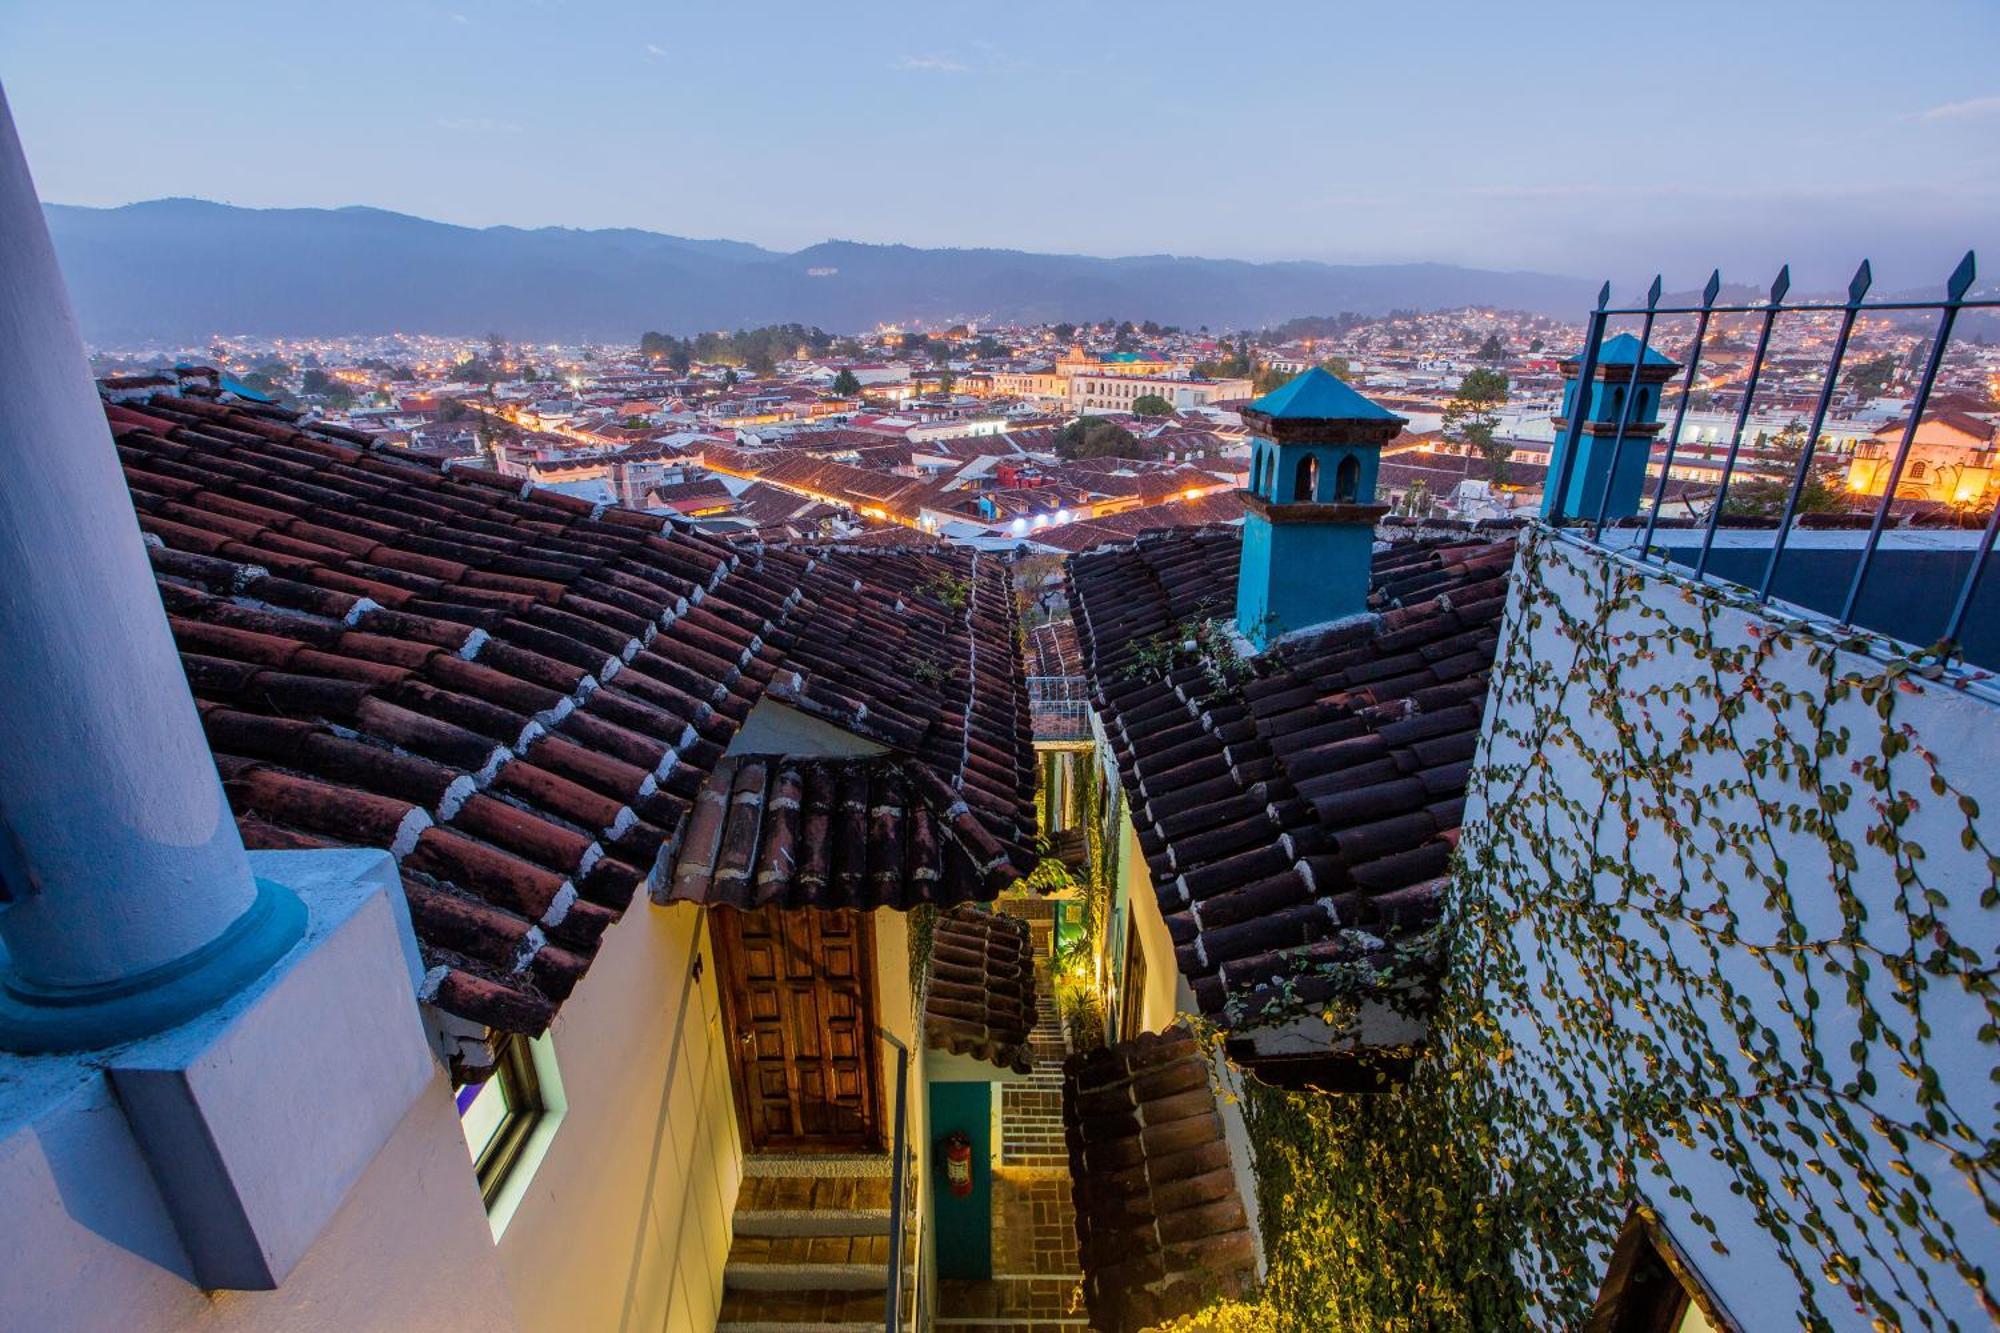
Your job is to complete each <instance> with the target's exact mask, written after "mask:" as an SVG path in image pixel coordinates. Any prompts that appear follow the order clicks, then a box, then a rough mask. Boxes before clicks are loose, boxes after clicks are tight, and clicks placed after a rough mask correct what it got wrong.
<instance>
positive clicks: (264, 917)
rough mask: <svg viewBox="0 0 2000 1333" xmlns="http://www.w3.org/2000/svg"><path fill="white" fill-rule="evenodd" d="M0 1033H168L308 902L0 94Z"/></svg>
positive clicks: (299, 916)
mask: <svg viewBox="0 0 2000 1333" xmlns="http://www.w3.org/2000/svg"><path fill="white" fill-rule="evenodd" d="M0 366H3V367H5V379H6V391H5V392H4V393H0V457H4V458H5V459H6V462H7V476H6V480H5V483H4V484H0V645H4V648H0V699H4V703H3V704H0V946H4V950H5V953H4V956H0V1049H8V1050H15V1051H29V1052H33V1051H61V1050H84V1049H92V1048H97V1047H102V1046H106V1045H110V1044H112V1043H115V1042H119V1041H123V1040H126V1039H129V1038H132V1037H137V1036H143V1035H147V1034H149V1033H153V1032H159V1031H163V1030H165V1029H166V1028H169V1027H173V1026H176V1025H178V1024H180V1023H181V1022H184V1021H186V1020H187V1019H189V1018H191V1017H193V1016H194V1015H196V1014H198V1013H200V1012H202V1011H203V1010H205V1009H207V1008H209V1007H210V1006H211V1005H213V1004H214V1003H215V1002H216V1001H218V1000H220V999H222V998H224V997H226V996H228V995H230V994H232V993H234V992H235V991H236V990H238V989H239V988H241V987H242V986H244V985H246V984H248V983H249V982H250V981H252V980H254V979H256V978H257V977H258V976H260V975H262V974H263V973H264V972H265V971H266V970H267V969H268V968H269V966H270V964H271V963H272V962H274V961H275V960H276V959H277V958H278V957H279V956H280V955H282V954H283V953H284V952H285V951H286V950H288V949H289V948H290V947H291V946H292V945H293V944H294V943H296V942H297V941H298V940H299V938H300V937H301V936H302V935H303V933H304V929H305V909H304V907H303V906H302V905H301V904H300V902H299V900H298V899H297V898H296V897H295V896H294V895H292V894H291V893H290V892H288V891H287V890H285V889H283V888H280V887H278V886H276V885H272V884H268V883H264V882H260V881H258V880H256V879H254V878H253V877H252V875H251V873H250V864H249V860H248V858H247V857H246V856H245V855H244V851H243V843H242V840H241V839H240V838H239V837H238V835H237V832H236V822H235V820H234V818H233V817H232V816H231V814H230V811H229V806H228V804H227V802H226V801H225V800H224V798H223V794H222V785H221V783H220V781H219V780H218V778H217V776H216V771H215V762H214V759H213V758H212V757H211V756H210V753H209V749H208V744H207V742H206V741H205V740H204V738H203V736H202V730H201V723H200V720H199V718H198V717H197V715H196V713H195V709H194V701H193V699H192V698H191V697H190V695H189V693H188V687H187V682H186V679H185V678H184V676H183V675H182V672H181V664H180V658H179V655H178V654H177V653H176V652H175V649H174V643H173V638H172V636H171V635H170V633H169V632H168V629H167V621H166V616H165V614H164V612H163V611H162V609H161V606H160V599H159V594H158V591H157V590H156V589H155V587H154V583H153V576H152V572H151V569H150V567H149V564H148V561H147V558H146V551H145V546H144V544H143V543H142V541H141V539H140V535H139V529H138V526H137V524H136V523H135V521H134V518H133V512H132V504H131V500H130V497H129V496H128V494H127V492H126V487H125V480H124V477H123V475H122V473H121V471H120V468H119V463H118V457H117V454H116V451H115V450H114V449H113V447H112V444H111V437H110V432H109V429H108V428H107V426H106V424H105V419H104V411H103V408H102V406H101V405H100V403H99V400H98V396H97V391H96V387H95V386H94V385H93V383H92V382H91V376H90V368H89V365H88V363H87V362H86V360H85V357H84V351H83V345H82V342H81V340H80V339H79V337H78V334H77V327H76V318H75V315H74V314H73V313H72V312H71V310H70V304H69V298H68V295H67V293H66V292H65V290H64V288H63V282H62V275H61V273H60V272H59V271H58V269H57V267H56V257H55V250H54V248H53V247H52V246H51V244H50V242H49V234H48V228H47V225H46V223H45V222H44V219H43V216H42V211H41V205H40V203H39V201H38V200H37V198H36V196H35V188H34V182H33V181H32V179H31V178H30V177H29V174H28V165H27V162H26V160H25V159H24V158H23V156H22V153H21V145H20V141H19V139H18V138H17V137H16V135H15V132H14V123H13V118H12V116H11V115H10V114H9V112H8V110H7V104H6V100H5V96H4V94H0Z"/></svg>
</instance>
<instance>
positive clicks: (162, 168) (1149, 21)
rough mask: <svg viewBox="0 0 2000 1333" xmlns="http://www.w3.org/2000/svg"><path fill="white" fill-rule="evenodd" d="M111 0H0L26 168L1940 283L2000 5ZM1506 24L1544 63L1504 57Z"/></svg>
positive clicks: (333, 201) (1133, 242)
mask: <svg viewBox="0 0 2000 1333" xmlns="http://www.w3.org/2000/svg"><path fill="white" fill-rule="evenodd" d="M116 8H117V7H115V6H114V7H111V8H110V9H109V10H107V9H105V8H102V7H100V8H98V9H97V10H96V11H95V12H94V13H93V14H91V15H80V14H75V13H62V12H43V11H41V10H31V9H28V8H26V7H18V8H16V9H14V10H12V11H9V12H7V13H5V14H0V75H4V77H5V78H6V79H7V82H8V87H9V90H10V96H11V98H12V100H13V102H14V109H15V114H16V115H17V117H18V118H19V119H20V122H21V124H22V128H23V137H24V140H25V142H26V143H27V146H28V151H29V155H30V159H31V163H32V165H33V166H34V167H35V169H36V171H37V173H38V180H39V183H40V188H41V192H42V196H43V197H44V198H45V199H48V200H51V201H55V202H64V203H76V204H85V205H93V206H110V205H117V204H122V203H127V202H132V201H135V200H141V199H148V198H155V197H162V196H183V195H185V196H195V197H201V198H210V199H216V200H219V201H223V202H230V203H235V204H238V205H244V206H251V207H338V206H343V205H350V204H358V205H366V206H373V207H380V208H385V209H390V210H394V211H398V212H406V213H411V214H414V215H416V216H420V217H426V218H433V219H437V220H440V221H445V222H453V223H459V224H464V225H470V226H488V225H495V224H507V225H516V226H524V227H534V226H544V225H560V226H573V227H579V228H599V227H626V226H629V227H641V228H646V229H649V230H657V231H663V232H669V233H673V234H678V235H685V236H696V237H724V238H729V239H736V240H744V241H749V242H753V243H756V244H759V245H764V246H767V247H771V248H775V249H781V250H793V249H797V248H801V247H804V246H807V245H810V244H813V243H815V242H818V241H821V240H826V239H851V240H857V241H864V242H871V243H903V244H910V245H916V246H952V247H995V248H1006V249H1021V250H1029V251H1045V252H1057V253H1081V254H1093V255H1131V254H1153V253H1174V254H1185V255H1199V256H1204V257H1215V258H1243V259H1253V260H1266V259H1284V258H1298V259H1321V260H1328V261H1333V262H1355V263H1374V262H1397V261H1413V260H1431V261H1437V262H1445V263H1462V264H1469V265H1477V266H1482V267H1492V268H1503V269H1528V270H1539V271H1544V272H1552V273H1561V274H1568V275H1575V276H1586V277H1595V276H1600V275H1607V276H1611V277H1612V278H1614V280H1626V281H1629V280H1631V279H1632V278H1633V277H1634V276H1635V275H1638V271H1639V270H1640V269H1645V270H1647V271H1648V272H1650V271H1651V270H1652V269H1655V268H1658V269H1662V270H1664V271H1666V272H1667V274H1668V279H1669V282H1670V284H1671V283H1675V282H1680V283H1688V284H1692V283H1695V282H1698V281H1699V280H1700V278H1701V277H1702V276H1705V273H1706V270H1707V269H1708V268H1709V267H1711V266H1713V265H1717V264H1720V265H1721V266H1723V268H1724V270H1725V273H1726V274H1727V275H1729V276H1731V277H1732V278H1736V279H1739V280H1743V281H1762V280H1767V279H1768V274H1769V273H1770V272H1774V271H1775V269H1776V267H1777V265H1778V264H1779V263H1780V262H1786V261H1789V262H1791V263H1792V264H1793V265H1794V272H1795V275H1796V276H1797V277H1798V279H1799V280H1800V281H1801V282H1806V283H1831V282H1835V281H1838V280H1842V279H1844V277H1845V275H1846V273H1847V272H1849V271H1851V268H1852V265H1853V263H1854V260H1855V257H1856V256H1858V255H1861V254H1864V253H1865V254H1868V255H1869V256H1870V257H1871V258H1873V259H1874V261H1875V266H1876V270H1877V273H1878V276H1879V279H1880V280H1881V282H1882V283H1883V284H1884V286H1885V287H1893V286H1899V285H1930V284H1934V283H1935V282H1936V281H1937V277H1938V274H1940V273H1941V272H1943V271H1944V270H1945V269H1947V268H1948V267H1949V265H1950V263H1951V262H1952V261H1953V260H1954V259H1955V258H1956V256H1957V255H1958V254H1959V253H1961V252H1962V251H1963V250H1964V249H1965V248H1966V247H1967V246H1969V245H1977V244H1978V243H1979V242H1980V241H1981V240H1985V239H1986V238H1987V237H1989V236H1991V235H1993V234H1994V232H1995V230H1996V224H1997V223H2000V150H1996V148H1995V136H1994V135H1993V134H1992V129H1993V128H1994V126H1995V125H1996V124H2000V84H1996V83H1995V82H1994V79H1993V76H1992V75H1991V73H1990V71H1989V70H1988V69H1986V68H1985V67H1984V66H1983V63H1982V62H1981V60H1980V59H1979V55H1978V53H1979V52H1981V51H1983V50H1987V49H1991V47H1992V45H1993V41H1994V40H1995V39H2000V19H1996V15H1995V14H1994V13H1993V11H1992V10H1991V9H1990V8H1983V7H1979V6H1974V5H1971V4H1963V3H1939V4H1930V5H1926V6H1922V7H1920V8H1921V12H1920V13H1912V14H1911V15H1909V16H1908V17H1907V18H1905V19H1903V20H1902V21H1899V22H1898V23H1896V24H1894V25H1891V26H1884V25H1881V24H1880V23H1879V22H1877V23H1873V24H1871V23H1869V22H1868V20H1869V19H1871V18H1873V17H1874V14H1873V12H1872V11H1865V10H1862V9H1861V8H1860V7H1859V6H1858V5H1845V4H1843V5H1839V6H1831V7H1829V6H1815V7H1814V8H1813V9H1812V11H1811V16H1810V17H1811V19H1812V21H1810V22H1808V21H1807V19H1808V15H1807V13H1806V11H1805V10H1804V9H1803V8H1801V7H1796V6H1783V7H1770V8H1769V9H1766V10H1760V11H1759V12H1756V13H1752V14H1743V13H1737V12H1728V13H1725V11H1723V10H1722V9H1720V8H1717V7H1714V6H1694V7H1690V8H1686V9H1683V10H1681V11H1677V13H1676V15H1675V17H1674V18H1673V19H1672V21H1670V22H1669V21H1663V20H1662V19H1661V18H1660V17H1659V16H1658V15H1656V14H1642V13H1639V12H1637V11H1632V12H1629V13H1619V12H1614V13H1609V14H1602V13H1598V12H1597V11H1595V10H1591V9H1586V8H1582V7H1574V6H1567V5H1566V6H1562V7H1559V8H1558V9H1556V10H1549V11H1543V12H1541V13H1539V14H1537V15H1534V16H1529V17H1524V16H1523V15H1522V14H1520V13H1519V12H1500V13H1494V12H1487V11H1483V10H1474V9H1471V8H1469V7H1462V6H1456V5H1444V6H1434V7H1431V8H1430V9H1428V10H1426V11H1423V12H1414V11H1408V10H1404V11H1398V12H1397V13H1394V14H1357V15H1342V16H1339V17H1338V18H1335V17H1333V16H1330V15H1327V14H1324V13H1322V12H1321V11H1319V10H1318V9H1316V8H1306V7H1296V6H1294V7H1286V6H1279V7H1265V8H1263V9H1261V10H1260V11H1259V17H1258V21H1257V22H1255V23H1249V22H1244V23H1236V24H1233V25H1223V26H1220V27H1218V26H1217V25H1216V24H1215V22H1214V16H1213V15H1212V14H1209V13H1208V12H1206V11H1203V10H1198V9H1190V8H1181V7H1173V6H1159V7H1153V8H1150V9H1148V10H1146V11H1143V17H1142V14H1141V11H1136V10H1128V9H1109V10H1102V11H1098V12H1097V13H1096V14H1095V15H1093V16H1092V18H1091V19H1090V20H1089V21H1087V22H1086V21H1082V20H1078V19H1076V18H1075V17H1073V16H1072V17H1071V18H1068V19H1064V18H1062V17H1061V16H1060V12H1059V11H1057V10H1054V9H1049V8H1046V7H1043V6H1038V5H1034V4H1030V5H1026V6H1022V7H1018V8H1017V9H1015V10H1013V11H1010V14H1009V21H1008V22H1007V23H1005V24H996V23H993V22H992V21H991V20H990V17H985V16H979V15H976V14H974V13H973V12H972V11H970V10H948V11H945V12H943V13H934V12H932V11H931V10H928V9H926V10H921V11H919V10H914V9H909V8H907V7H904V6H877V7H872V8H870V9H869V10H867V11H865V12H863V13H860V14H857V15H850V16H845V17H844V18H843V20H842V21H841V22H840V23H839V24H829V23H828V22H826V21H825V20H824V19H823V18H822V17H820V16H818V15H814V14H812V13H810V12H808V11H804V10H794V9H782V8H781V9H779V10H776V11H774V12H773V19H772V21H771V22H770V23H768V24H767V25H764V27H763V28H762V29H761V30H760V32H759V33H758V35H757V39H756V41H755V42H754V43H749V44H746V43H745V42H744V36H745V32H744V29H743V27H742V25H741V24H740V22H731V21H730V20H729V19H727V18H726V17H721V16H717V15H712V14H666V13H662V12H660V11H659V10H658V8H657V7H653V6H640V5H616V6H610V7H600V8H597V9H594V10H592V11H590V12H588V13H579V12H576V11H574V10H573V9H570V8H566V7H563V6H560V5H554V4H535V3H527V2H526V0H524V2H523V3H518V4H495V5H488V6H475V5H471V4H465V3H446V4H437V5H427V6H415V7H400V8H390V7H387V6H375V5H369V4H362V5H355V6H349V7H346V8H344V9H343V11H342V12H341V17H340V21H339V23H338V25H333V24H329V23H328V22H326V21H325V20H322V19H318V18H310V17H306V16H303V15H300V14H287V13H263V12H258V13H257V14H256V15H255V16H254V21H252V16H251V15H250V13H249V11H246V10H244V9H243V8H242V7H241V6H236V5H230V4H197V5H194V6H192V7H191V8H190V9H188V10H186V11H185V12H184V17H183V20H182V21H180V22H177V23H176V24H175V25H173V26H172V27H171V28H167V29H162V28H160V27H159V26H158V25H154V24H140V23H136V22H135V23H129V24H124V23H118V22H115V21H114V22H105V21H104V19H105V15H106V14H107V13H112V14H114V15H115V12H116ZM135 12H136V11H135ZM86 29H87V30H86ZM1280 37H1282V38H1283V40H1278V39H1279V38H1280ZM1527 38H1532V39H1533V40H1532V42H1531V43H1530V44H1531V45H1535V46H1537V47H1538V49H1540V50H1541V51H1542V52H1543V54H1542V55H1541V56H1540V57H1538V58H1537V59H1536V60H1535V61H1534V62H1533V64H1532V67H1530V66H1529V65H1527V64H1524V63H1523V58H1522V57H1520V56H1519V55H1516V56H1512V57H1510V58H1508V59H1507V60H1504V61H1502V60H1495V59H1494V58H1493V55H1492V53H1493V52H1494V51H1497V50H1505V49H1516V50H1518V49H1519V48H1520V46H1521V45H1522V42H1523V40H1524V39H1527ZM1360 52H1367V53H1370V54H1369V56H1368V57H1367V58H1361V57H1359V56H1358V55H1357V54H1356V53H1360ZM725 56H726V58H725ZM221 61H226V62H227V72H228V77H227V78H226V79H216V80H207V79H189V78H186V77H185V74H186V71H187V70H188V69H190V68H198V67H200V66H201V65H202V64H203V63H204V62H207V63H210V64H216V63H217V62H221ZM579 80H581V82H579ZM579 88H581V89H584V90H586V91H584V92H579V91H578V90H579ZM1677 92H1678V93H1679V94H1682V95H1677ZM1580 108H1582V109H1585V110H1586V112H1587V113H1586V114H1579V109H1580ZM154 127H164V128H161V129H157V130H156V129H155V128H154ZM1752 127H1754V128H1755V130H1756V132H1755V133H1754V134H1753V133H1748V132H1746V131H1748V130H1749V129H1750V128H1752ZM154 134H157V136H158V138H157V140H155V139H154V138H152V136H153V135H154ZM149 142H158V143H159V144H161V145H162V148H163V149H165V148H168V147H172V148H174V149H175V151H148V150H147V148H146V145H147V144H148V143H149ZM190 145H193V146H194V151H186V150H187V149H188V147H189V146H190ZM863 145H869V147H867V148H866V149H864V147H863ZM1057 199H1066V200H1073V201H1078V202H1077V203H1075V204H1073V205H1072V206H1067V207H1056V208H1052V207H1050V201H1051V200H1057Z"/></svg>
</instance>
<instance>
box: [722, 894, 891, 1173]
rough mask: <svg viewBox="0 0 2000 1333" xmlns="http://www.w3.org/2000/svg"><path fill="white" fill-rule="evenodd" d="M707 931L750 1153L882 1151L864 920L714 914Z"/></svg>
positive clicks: (840, 913)
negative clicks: (726, 1024) (876, 1149)
mask: <svg viewBox="0 0 2000 1333" xmlns="http://www.w3.org/2000/svg"><path fill="white" fill-rule="evenodd" d="M709 923H710V924H709V929H710V933H711V935H712V936H713V938H714V940H715V962H716V969H717V970H716V979H717V981H718V982H719V983H720V986H721V990H722V998H723V1013H724V1016H725V1018H726V1019H727V1021H728V1024H729V1027H728V1040H729V1045H730V1064H731V1072H732V1074H733V1075H734V1077H735V1081H736V1109H737V1114H738V1116H739V1117H740V1119H741V1121H742V1125H743V1139H744V1142H745V1144H746V1145H747V1146H748V1148H749V1150H750V1151H752V1152H758V1151H779V1152H813V1151H821V1152H846V1151H856V1150H864V1149H873V1148H877V1147H880V1146H881V1137H882V1136H881V1124H880V1116H879V1113H878V1107H879V1103H880V1098H879V1095H878V1092H877V1088H878V1082H877V1080H878V1077H879V1076H878V1074H877V1060H876V1041H875V1003H874V1000H875V966H874V961H875V960H874V948H873V939H874V922H873V920H872V919H871V918H870V917H868V916H867V915H865V914H863V913H861V912H856V911H851V910H847V909H841V910H837V911H824V910H818V909H811V908H808V909H803V910H793V911H781V910H779V909H777V908H763V909H761V910H758V911H754V912H741V911H736V910H734V909H731V908H717V909H715V910H713V911H711V912H710V914H709Z"/></svg>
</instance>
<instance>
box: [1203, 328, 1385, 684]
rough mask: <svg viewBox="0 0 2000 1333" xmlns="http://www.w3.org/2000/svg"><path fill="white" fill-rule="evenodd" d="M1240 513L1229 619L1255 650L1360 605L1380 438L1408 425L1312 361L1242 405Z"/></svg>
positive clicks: (1381, 508)
mask: <svg viewBox="0 0 2000 1333" xmlns="http://www.w3.org/2000/svg"><path fill="white" fill-rule="evenodd" d="M1243 424H1244V425H1246V426H1248V427H1249V428H1250V432H1251V441H1250V487H1249V490H1248V492H1247V495H1246V498H1247V500H1248V506H1249V512H1248V513H1246V514H1245V515H1244V516H1243V558H1242V562H1241V564H1239V565H1238V567H1237V572H1236V627H1237V629H1239V630H1241V631H1242V632H1243V636H1244V637H1245V638H1247V639H1249V640H1250V642H1251V643H1253V644H1255V645H1256V646H1257V647H1258V648H1259V649H1263V648H1266V647H1268V646H1269V645H1270V643H1271V641H1272V640H1274V639H1276V638H1277V637H1278V636H1279V635H1281V634H1289V633H1291V632H1293V631H1294V630H1302V629H1308V628H1310V627H1312V626H1314V625H1323V624H1325V623H1327V622H1328V621H1332V620H1340V619H1343V618H1345V617H1347V616H1353V615H1359V614H1360V613H1361V612H1363V611H1366V610H1367V609H1368V576H1369V570H1370V567H1371V566H1372V564H1373V561H1374V550H1375V521H1376V520H1377V519H1379V518H1381V517H1382V515H1383V514H1386V513H1387V512H1389V506H1387V505H1383V504H1376V503H1375V473H1376V471H1377V469H1378V468H1379V467H1380V465H1381V461H1382V458H1381V456H1382V446H1383V445H1384V444H1387V443H1388V442H1389V441H1390V440H1392V439H1394V438H1395V436H1396V433H1397V432H1398V431H1400V430H1402V428H1403V427H1404V426H1405V425H1406V424H1408V423H1407V422H1405V421H1404V419H1403V418H1402V417H1399V416H1397V415H1396V414H1395V413H1393V412H1390V411H1388V410H1386V409H1384V408H1381V407H1378V406H1376V405H1375V404H1374V403H1371V402H1369V401H1368V400H1367V399H1366V398H1364V397H1362V396H1361V395H1360V394H1358V393H1356V392H1355V391H1354V390H1353V389H1351V388H1349V387H1348V386H1347V385H1345V384H1343V383H1341V382H1340V381H1339V380H1338V379H1336V378H1334V377H1333V376H1332V375H1329V374H1328V373H1327V372H1326V371H1324V370H1321V369H1319V368H1318V367H1317V366H1315V367H1314V368H1313V369H1311V370H1308V371H1307V372H1306V373H1305V374H1303V375H1301V376H1299V377H1298V378H1297V379H1295V380H1293V381H1292V382H1291V383H1289V384H1286V385H1284V386H1283V387H1281V388H1278V389H1274V390H1272V391H1271V392H1270V393H1267V394H1265V395H1264V396H1263V397H1262V398H1259V399H1257V401H1255V402H1253V403H1251V404H1250V405H1249V406H1248V407H1246V408H1244V409H1243Z"/></svg>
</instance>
